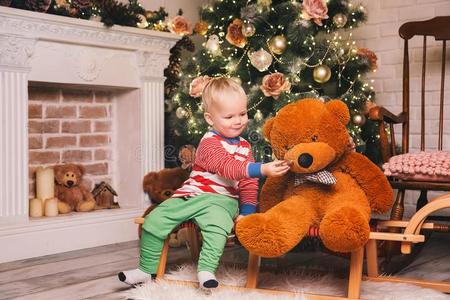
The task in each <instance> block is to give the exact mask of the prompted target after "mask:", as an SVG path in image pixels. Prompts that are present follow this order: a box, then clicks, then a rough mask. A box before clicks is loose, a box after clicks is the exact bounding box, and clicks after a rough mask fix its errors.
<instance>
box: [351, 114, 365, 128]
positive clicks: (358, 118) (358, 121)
mask: <svg viewBox="0 0 450 300" xmlns="http://www.w3.org/2000/svg"><path fill="white" fill-rule="evenodd" d="M352 122H353V124H355V125H357V126H362V125H364V123H366V117H364V115H360V114H356V115H354V116H353V118H352Z"/></svg>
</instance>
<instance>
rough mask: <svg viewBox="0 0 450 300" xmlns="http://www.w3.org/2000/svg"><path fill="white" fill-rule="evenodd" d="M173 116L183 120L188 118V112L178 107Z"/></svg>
mask: <svg viewBox="0 0 450 300" xmlns="http://www.w3.org/2000/svg"><path fill="white" fill-rule="evenodd" d="M175 114H176V116H177V118H178V119H183V118H186V117H187V116H188V112H187V111H186V110H185V109H184V108H182V107H178V108H177V110H176V111H175Z"/></svg>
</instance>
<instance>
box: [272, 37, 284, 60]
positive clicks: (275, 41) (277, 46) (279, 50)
mask: <svg viewBox="0 0 450 300" xmlns="http://www.w3.org/2000/svg"><path fill="white" fill-rule="evenodd" d="M286 47H287V41H286V38H285V37H284V35H276V36H274V37H272V38H271V39H270V40H269V49H270V51H272V52H273V53H275V54H278V55H280V54H283V52H284V50H286Z"/></svg>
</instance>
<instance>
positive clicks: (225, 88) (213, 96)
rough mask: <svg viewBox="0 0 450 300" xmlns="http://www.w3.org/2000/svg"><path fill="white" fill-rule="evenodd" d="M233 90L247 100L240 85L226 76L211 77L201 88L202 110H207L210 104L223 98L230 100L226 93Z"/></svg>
mask: <svg viewBox="0 0 450 300" xmlns="http://www.w3.org/2000/svg"><path fill="white" fill-rule="evenodd" d="M229 92H235V93H238V94H239V95H240V96H242V97H244V98H245V100H247V95H246V94H245V91H244V89H243V88H242V86H241V85H240V84H239V83H237V82H236V81H234V80H233V79H231V78H228V77H216V78H212V79H211V80H210V81H209V82H208V83H207V84H206V86H205V88H204V89H203V93H202V107H203V111H204V112H209V109H211V105H213V104H214V103H216V102H220V101H223V100H230V98H227V96H228V95H227V93H229Z"/></svg>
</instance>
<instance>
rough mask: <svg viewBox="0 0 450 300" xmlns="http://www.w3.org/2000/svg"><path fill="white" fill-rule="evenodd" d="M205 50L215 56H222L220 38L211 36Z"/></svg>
mask: <svg viewBox="0 0 450 300" xmlns="http://www.w3.org/2000/svg"><path fill="white" fill-rule="evenodd" d="M205 48H206V49H208V50H209V52H211V54H212V55H213V56H218V55H222V50H221V49H220V40H219V37H218V36H217V35H215V34H213V35H211V36H210V37H209V39H208V41H207V42H206V44H205Z"/></svg>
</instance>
